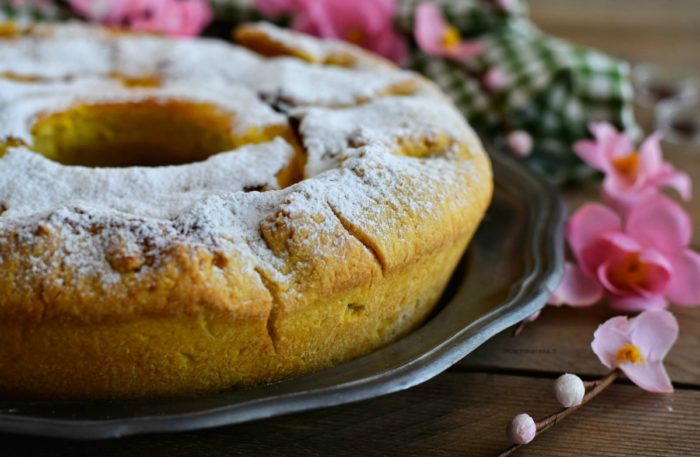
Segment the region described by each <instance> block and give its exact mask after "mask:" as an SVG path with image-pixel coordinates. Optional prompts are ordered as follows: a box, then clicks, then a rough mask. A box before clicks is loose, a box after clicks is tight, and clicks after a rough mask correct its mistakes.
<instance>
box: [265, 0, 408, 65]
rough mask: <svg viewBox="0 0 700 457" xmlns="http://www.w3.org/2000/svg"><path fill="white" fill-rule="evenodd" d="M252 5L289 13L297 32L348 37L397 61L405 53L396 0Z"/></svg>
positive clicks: (272, 0)
mask: <svg viewBox="0 0 700 457" xmlns="http://www.w3.org/2000/svg"><path fill="white" fill-rule="evenodd" d="M255 5H256V7H257V8H258V10H260V12H262V13H263V14H265V15H271V16H275V15H279V14H291V15H292V16H293V17H294V20H293V23H292V28H293V29H294V30H297V31H299V32H304V33H308V34H309V35H314V36H317V37H321V38H334V39H338V40H344V41H348V42H350V43H353V44H355V45H358V46H361V47H363V48H365V49H367V50H369V51H372V52H375V53H377V54H380V55H382V56H384V57H386V58H388V59H391V60H393V61H394V62H397V63H403V62H404V61H405V60H406V58H407V56H408V48H407V46H406V42H405V40H404V39H403V38H402V37H401V35H399V33H398V32H397V31H396V29H395V28H394V24H393V20H394V13H395V12H396V1H395V0H353V1H348V0H256V2H255Z"/></svg>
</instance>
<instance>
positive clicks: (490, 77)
mask: <svg viewBox="0 0 700 457" xmlns="http://www.w3.org/2000/svg"><path fill="white" fill-rule="evenodd" d="M484 84H486V87H488V88H489V89H490V90H492V91H494V92H498V91H500V90H501V89H503V88H505V87H506V85H507V84H508V78H507V77H506V74H505V72H504V71H503V70H501V69H500V68H492V69H490V70H489V71H487V72H486V74H485V75H484Z"/></svg>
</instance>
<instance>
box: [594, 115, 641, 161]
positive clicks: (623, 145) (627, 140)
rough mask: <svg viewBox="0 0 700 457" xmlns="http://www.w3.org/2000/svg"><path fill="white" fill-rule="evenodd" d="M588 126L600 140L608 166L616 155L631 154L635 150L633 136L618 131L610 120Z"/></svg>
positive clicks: (598, 140) (597, 139)
mask: <svg viewBox="0 0 700 457" xmlns="http://www.w3.org/2000/svg"><path fill="white" fill-rule="evenodd" d="M588 128H589V130H590V131H591V133H593V136H594V137H595V139H596V141H597V142H598V144H599V147H600V148H601V153H602V155H603V157H604V158H605V163H606V164H607V165H606V166H608V167H610V166H611V165H612V163H611V162H612V160H613V159H615V158H616V157H619V156H621V155H626V154H629V153H630V152H632V151H633V150H634V146H633V142H632V138H631V137H630V136H629V135H628V134H626V133H620V132H618V131H617V129H616V128H615V127H614V126H613V125H612V124H610V123H608V122H594V123H591V124H590V125H589V127H588Z"/></svg>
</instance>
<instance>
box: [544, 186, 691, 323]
mask: <svg viewBox="0 0 700 457" xmlns="http://www.w3.org/2000/svg"><path fill="white" fill-rule="evenodd" d="M691 233H692V231H691V222H690V218H689V217H688V215H687V214H686V213H685V212H684V211H683V209H681V207H680V206H678V205H677V204H676V203H674V202H673V201H672V200H670V199H668V198H666V197H664V196H662V195H653V196H651V197H648V198H647V199H645V200H642V201H641V202H639V203H638V204H637V205H635V206H633V207H632V208H631V209H630V212H629V214H628V215H627V219H626V221H625V224H624V227H623V223H622V220H621V218H620V216H618V215H617V213H615V212H614V211H612V210H611V209H609V208H607V207H605V206H603V205H600V204H587V205H584V206H583V207H582V208H581V209H579V210H578V211H577V212H576V213H575V214H573V215H572V216H571V218H570V219H569V223H568V226H567V234H566V236H567V240H568V242H569V246H570V247H571V250H572V252H573V254H574V257H575V258H576V261H577V263H578V265H573V264H567V266H566V269H565V273H564V279H563V281H562V283H561V284H560V286H559V287H558V288H557V290H556V291H555V292H554V294H553V296H552V298H551V299H550V303H552V304H561V303H567V304H569V305H573V306H587V305H591V304H594V303H596V302H597V301H599V300H600V299H601V298H603V297H607V298H608V299H609V301H610V304H611V305H612V306H613V307H616V308H619V309H625V310H644V309H652V308H665V307H666V306H667V305H668V300H671V301H672V302H674V303H676V304H678V305H684V306H697V305H700V255H699V254H698V253H696V252H694V251H691V250H690V249H688V248H687V246H688V243H689V241H690V237H691Z"/></svg>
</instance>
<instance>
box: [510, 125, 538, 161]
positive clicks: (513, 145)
mask: <svg viewBox="0 0 700 457" xmlns="http://www.w3.org/2000/svg"><path fill="white" fill-rule="evenodd" d="M506 142H507V143H508V147H509V148H510V151H511V152H512V153H513V155H514V156H516V157H520V158H524V157H527V156H529V155H530V153H531V152H532V143H533V142H532V136H530V134H529V133H527V132H526V131H525V130H513V131H512V132H510V133H509V134H508V137H507V138H506Z"/></svg>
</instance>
